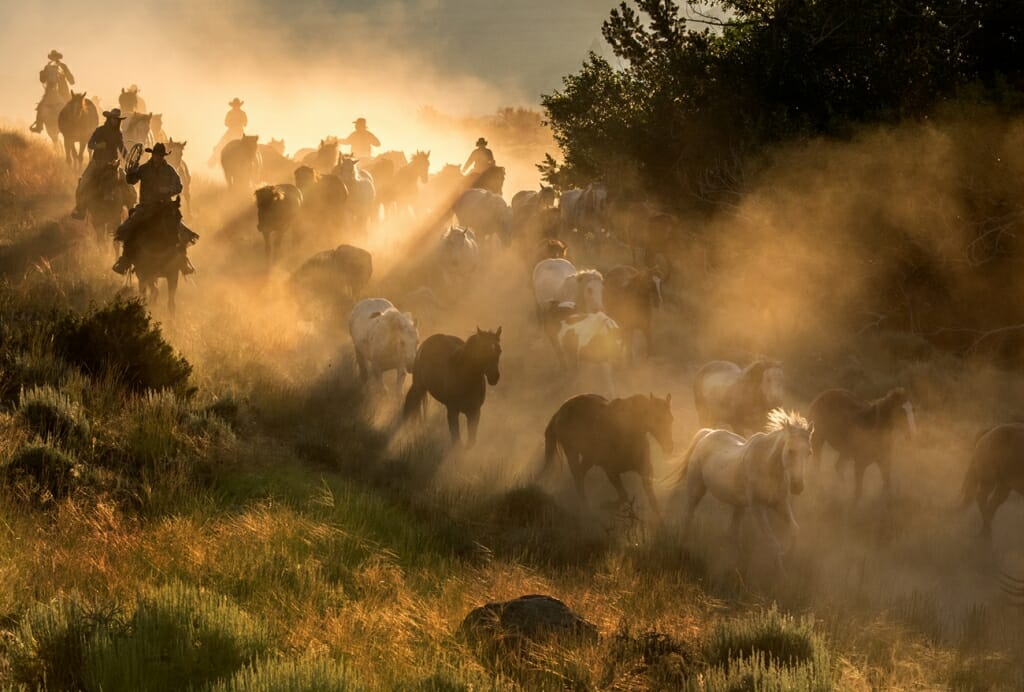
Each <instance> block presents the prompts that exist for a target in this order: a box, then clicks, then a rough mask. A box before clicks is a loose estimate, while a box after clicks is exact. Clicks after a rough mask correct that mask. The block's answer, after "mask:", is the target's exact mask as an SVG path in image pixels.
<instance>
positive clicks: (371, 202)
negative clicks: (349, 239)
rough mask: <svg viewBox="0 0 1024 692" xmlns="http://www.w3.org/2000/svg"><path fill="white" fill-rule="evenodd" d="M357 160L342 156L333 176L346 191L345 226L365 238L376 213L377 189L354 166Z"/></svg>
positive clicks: (369, 179)
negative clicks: (338, 179) (343, 185)
mask: <svg viewBox="0 0 1024 692" xmlns="http://www.w3.org/2000/svg"><path fill="white" fill-rule="evenodd" d="M358 163H359V160H358V159H354V158H352V157H351V156H343V157H342V158H341V159H340V160H339V161H338V167H337V169H336V170H335V175H337V176H338V177H339V178H341V182H343V183H345V188H346V190H348V199H347V201H346V203H345V217H346V221H347V224H346V225H347V226H348V227H349V228H350V229H351V230H352V231H353V232H355V233H356V234H358V235H360V236H365V235H366V233H367V230H368V228H369V225H370V220H371V219H372V218H373V215H374V212H375V211H376V201H375V200H376V198H377V188H376V186H375V185H374V182H373V176H371V175H370V174H369V173H367V172H366V171H364V170H361V169H360V168H359V167H358V166H357V165H356V164H358Z"/></svg>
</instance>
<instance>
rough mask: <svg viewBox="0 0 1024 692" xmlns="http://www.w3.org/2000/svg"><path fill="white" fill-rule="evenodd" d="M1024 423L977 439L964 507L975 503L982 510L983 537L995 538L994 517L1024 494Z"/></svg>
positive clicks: (996, 429)
mask: <svg viewBox="0 0 1024 692" xmlns="http://www.w3.org/2000/svg"><path fill="white" fill-rule="evenodd" d="M1022 460H1024V424H1022V423H1007V424H1004V425H997V426H995V427H992V428H988V429H987V430H984V431H983V432H982V433H981V434H980V435H978V437H977V441H976V442H975V445H974V453H973V454H972V455H971V461H970V465H969V466H968V467H967V473H966V474H965V475H964V482H963V487H962V490H961V493H962V497H961V506H962V508H963V509H966V508H967V507H968V506H969V505H970V504H971V501H972V500H973V501H975V502H977V504H978V509H979V510H980V511H981V521H982V528H981V535H982V536H983V537H984V538H986V539H991V537H992V518H993V517H994V516H995V513H996V510H997V509H999V507H1000V505H1002V504H1003V503H1004V502H1006V498H1008V497H1009V496H1010V493H1011V492H1012V491H1014V490H1016V491H1017V493H1018V494H1021V495H1024V462H1022Z"/></svg>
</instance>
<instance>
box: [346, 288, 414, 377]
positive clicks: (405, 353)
mask: <svg viewBox="0 0 1024 692" xmlns="http://www.w3.org/2000/svg"><path fill="white" fill-rule="evenodd" d="M348 331H349V334H350V335H351V336H352V343H353V345H354V346H355V349H356V364H357V365H358V366H359V374H360V376H361V377H362V378H363V379H364V380H365V379H372V380H373V381H374V382H375V383H378V384H380V383H381V376H382V375H383V373H384V372H385V371H387V370H394V371H396V378H395V384H396V390H397V394H398V396H401V395H402V394H403V392H402V385H403V384H404V383H405V376H406V374H407V373H408V372H409V371H411V370H412V366H413V362H414V361H415V360H416V348H417V346H418V345H419V333H418V332H417V330H416V323H415V321H414V320H413V317H412V315H411V314H409V313H408V312H400V311H399V310H398V309H397V308H395V306H394V305H392V304H391V301H389V300H385V299H384V298H367V299H366V300H361V301H359V302H358V303H356V306H355V307H354V308H352V313H351V314H350V315H349V318H348Z"/></svg>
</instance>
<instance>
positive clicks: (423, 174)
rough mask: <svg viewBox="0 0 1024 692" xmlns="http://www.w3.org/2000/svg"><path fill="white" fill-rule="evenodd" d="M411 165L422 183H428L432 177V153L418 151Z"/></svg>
mask: <svg viewBox="0 0 1024 692" xmlns="http://www.w3.org/2000/svg"><path fill="white" fill-rule="evenodd" d="M410 164H411V165H412V166H413V170H414V171H415V172H416V177H417V178H419V179H420V182H421V183H426V182H427V179H428V177H429V175H430V152H429V151H417V152H416V153H415V154H413V155H412V161H411V162H410Z"/></svg>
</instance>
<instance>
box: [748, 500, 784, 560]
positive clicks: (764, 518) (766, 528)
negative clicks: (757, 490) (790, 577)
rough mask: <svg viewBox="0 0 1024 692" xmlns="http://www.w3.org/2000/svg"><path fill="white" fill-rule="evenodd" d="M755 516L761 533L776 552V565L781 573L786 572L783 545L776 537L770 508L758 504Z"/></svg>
mask: <svg viewBox="0 0 1024 692" xmlns="http://www.w3.org/2000/svg"><path fill="white" fill-rule="evenodd" d="M754 516H755V517H757V523H758V526H760V527H761V531H762V532H763V533H764V535H765V537H766V538H767V539H768V541H769V543H770V544H771V547H772V549H773V550H774V551H775V564H776V567H778V568H779V570H780V571H785V570H784V567H783V565H782V543H781V542H780V541H779V537H778V536H776V535H775V529H773V528H772V523H771V520H770V519H769V518H768V507H767V505H763V504H758V505H757V507H756V508H755V510H754Z"/></svg>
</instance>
